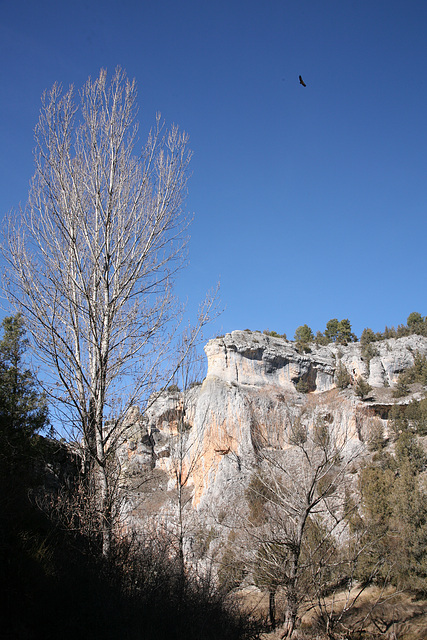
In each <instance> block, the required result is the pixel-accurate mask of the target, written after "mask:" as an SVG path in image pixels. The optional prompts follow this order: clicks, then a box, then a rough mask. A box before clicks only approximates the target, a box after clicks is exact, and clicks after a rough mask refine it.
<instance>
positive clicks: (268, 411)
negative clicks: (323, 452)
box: [120, 331, 427, 513]
mask: <svg viewBox="0 0 427 640" xmlns="http://www.w3.org/2000/svg"><path fill="white" fill-rule="evenodd" d="M373 347H374V348H373V349H371V354H370V355H371V357H370V359H368V358H367V357H366V356H364V354H363V350H362V347H361V345H360V343H351V344H348V345H345V346H344V345H337V344H329V345H326V346H321V347H317V346H316V345H314V344H313V345H310V350H309V351H307V352H304V351H301V350H299V349H298V348H297V345H296V344H295V343H291V342H288V341H286V340H284V339H281V338H275V337H271V336H267V335H264V334H261V333H258V332H248V331H233V332H232V333H229V334H226V335H225V336H224V337H222V338H216V339H214V340H211V341H210V342H208V344H207V345H206V347H205V352H206V355H207V360H208V367H207V375H206V378H205V380H204V381H203V384H201V385H199V386H195V387H193V388H192V389H190V390H187V391H185V392H179V393H178V392H176V390H174V391H171V392H164V393H162V394H161V395H160V396H159V397H158V398H157V400H156V401H155V402H154V404H153V405H152V406H151V407H150V408H149V409H148V410H147V411H146V413H145V415H144V417H143V418H141V417H138V415H137V414H135V415H134V416H132V420H131V421H133V423H132V424H133V427H132V428H131V430H130V434H129V435H128V438H127V441H126V442H125V444H124V446H123V447H122V450H121V453H120V456H121V462H122V467H123V469H124V470H125V473H126V474H127V476H128V478H129V477H133V478H134V479H135V483H134V484H135V486H139V487H142V489H139V490H138V492H137V494H138V495H137V498H138V499H137V500H135V501H134V502H135V504H136V503H137V502H138V504H143V505H144V506H143V509H142V511H144V513H146V511H147V504H153V505H155V506H154V507H153V510H154V511H155V509H159V508H160V509H161V508H163V506H162V505H165V504H167V496H168V495H169V497H170V499H171V500H172V499H173V497H174V495H175V494H174V491H175V487H176V478H177V469H179V473H181V474H182V473H184V475H185V478H186V483H185V486H186V490H187V491H190V490H191V491H192V506H193V508H194V509H198V510H205V511H206V510H214V511H215V512H216V513H221V512H222V511H223V510H230V505H231V504H233V503H236V501H237V502H238V501H239V500H243V497H244V492H245V488H246V487H247V484H248V481H249V477H250V475H251V473H252V471H253V469H254V467H255V466H256V465H257V464H258V460H259V453H260V451H261V450H262V449H263V448H264V447H274V446H275V444H274V438H277V437H279V436H278V434H286V429H288V428H289V425H290V424H291V423H292V416H293V415H296V413H297V412H299V411H301V409H302V408H303V407H304V408H306V409H307V411H306V415H307V416H315V415H319V414H320V415H323V416H328V421H329V423H330V424H331V426H332V429H333V430H334V431H335V435H336V437H337V438H338V439H341V441H342V442H345V443H346V446H348V448H349V449H351V448H352V447H353V448H354V447H355V446H359V445H360V443H361V442H363V441H365V440H366V437H367V432H368V431H369V424H370V421H372V419H373V412H372V409H375V406H376V405H378V406H380V407H381V411H382V412H384V407H386V406H390V405H391V404H392V403H393V402H395V400H394V399H393V398H392V387H393V385H394V384H395V383H396V381H397V378H398V375H399V373H400V372H402V371H404V370H405V369H407V368H408V367H410V366H412V364H413V363H414V357H415V355H416V353H421V354H424V355H427V338H424V337H421V336H417V335H411V336H408V337H404V338H400V339H389V340H384V341H381V342H375V343H373ZM340 365H343V366H345V367H346V369H347V371H348V373H349V374H350V378H351V381H352V382H353V383H354V382H355V381H356V379H357V378H358V377H359V376H363V377H364V378H365V379H367V380H368V382H369V383H370V385H371V386H372V387H374V391H373V394H372V397H371V398H370V400H369V403H366V402H365V403H364V402H362V401H361V400H360V399H359V398H357V397H356V395H355V394H354V391H353V390H352V387H351V386H350V388H349V389H345V390H339V389H337V388H336V382H335V376H336V371H337V368H338V366H340ZM302 390H303V391H304V393H303V392H302ZM368 406H369V407H370V410H369V409H368ZM307 419H309V418H307ZM310 419H311V418H310ZM313 419H314V418H313ZM385 424H386V423H385ZM280 437H282V436H280ZM144 474H145V475H144ZM156 474H157V476H156ZM154 476H156V477H157V478H158V481H159V482H160V484H161V487H162V489H161V496H160V497H159V498H158V499H157V501H156V500H155V499H154V502H153V495H154V494H155V491H156V489H155V486H153V484H152V478H153V477H154ZM142 477H144V478H147V480H144V481H143V482H142V481H141V478H142ZM148 479H150V480H148ZM150 483H151V484H150ZM147 501H148V502H147ZM150 501H151V502H150Z"/></svg>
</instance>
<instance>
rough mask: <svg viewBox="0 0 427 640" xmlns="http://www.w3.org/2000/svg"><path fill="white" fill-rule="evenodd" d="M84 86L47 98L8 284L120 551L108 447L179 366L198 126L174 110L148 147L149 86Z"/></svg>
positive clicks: (99, 82) (17, 217)
mask: <svg viewBox="0 0 427 640" xmlns="http://www.w3.org/2000/svg"><path fill="white" fill-rule="evenodd" d="M80 95H81V101H80V104H76V103H75V102H74V90H73V88H70V89H69V91H67V92H66V93H62V89H61V87H60V86H59V85H54V87H53V88H52V89H51V91H50V92H47V93H45V94H44V96H43V99H42V109H41V115H40V119H39V123H38V125H37V127H36V132H35V137H36V143H37V148H36V152H35V166H36V171H35V175H34V178H33V181H32V187H31V190H30V194H29V200H28V204H27V206H26V208H25V209H24V210H20V211H19V212H17V213H15V214H11V216H9V218H8V219H7V221H6V224H7V225H8V228H7V229H6V234H5V235H6V236H7V246H5V247H4V248H3V253H4V256H5V258H6V260H7V262H8V266H9V269H8V272H7V274H6V276H5V282H4V284H5V288H6V290H7V292H8V296H9V299H10V300H11V302H12V303H13V304H14V305H15V306H16V307H17V308H18V309H19V310H20V311H21V312H22V314H23V316H24V317H25V320H26V326H27V328H28V330H29V332H30V333H31V334H32V337H33V344H34V346H35V350H36V353H37V355H38V356H39V357H40V359H41V361H42V366H43V367H44V370H45V372H46V376H45V380H46V384H47V386H49V389H48V392H49V397H50V398H56V400H57V405H56V406H57V407H58V410H59V411H60V421H61V424H62V428H63V429H65V428H66V426H67V424H68V426H69V433H70V437H71V436H72V437H73V438H74V439H75V442H76V443H80V444H81V446H82V450H83V451H82V457H83V460H84V462H83V468H84V469H85V470H86V472H90V473H93V474H94V477H95V479H96V481H97V482H99V487H98V489H99V492H100V505H101V511H102V512H103V513H102V516H101V519H102V523H103V524H102V533H103V536H104V537H105V544H104V552H105V553H108V550H109V549H110V543H111V535H112V527H113V523H112V513H111V511H109V510H108V509H110V507H109V506H108V505H110V501H111V492H112V490H113V487H111V486H110V478H109V475H108V473H107V472H106V469H107V458H108V457H110V456H113V455H114V451H115V450H116V449H117V447H118V446H119V444H120V442H121V441H122V439H123V436H124V432H125V430H126V428H127V422H126V415H127V412H128V410H129V409H130V408H131V407H133V406H135V405H139V406H140V407H141V409H142V410H143V409H144V406H146V405H147V402H148V398H149V397H150V396H151V394H152V392H153V391H155V390H158V389H159V387H161V384H162V381H163V384H164V383H165V382H167V381H168V379H170V375H172V374H171V370H170V369H169V370H168V367H167V366H165V360H166V358H167V357H168V356H170V346H171V344H172V338H173V336H174V331H176V329H177V326H178V325H177V323H178V320H179V316H180V308H179V306H178V305H177V303H176V301H175V299H174V298H173V296H172V286H173V281H174V276H175V274H176V273H177V271H178V270H179V269H180V268H181V267H182V265H183V263H184V259H185V247H186V242H187V238H186V228H187V226H188V221H187V220H186V217H185V215H184V214H183V211H182V205H183V202H184V200H185V197H186V192H187V174H188V164H189V161H190V157H191V154H190V153H189V152H188V151H187V136H186V134H184V133H180V132H179V131H178V129H177V128H176V127H172V128H171V130H170V131H166V130H164V126H163V124H162V123H161V120H160V116H158V117H157V120H156V125H155V127H154V129H153V130H152V131H151V132H150V134H149V137H148V140H147V143H146V145H145V147H144V148H143V150H142V154H138V155H136V154H134V142H135V139H136V135H137V123H136V121H135V116H136V111H137V106H136V84H135V82H134V81H133V82H130V81H129V80H128V79H127V78H126V75H125V74H124V73H123V72H122V71H121V70H120V69H117V71H116V73H115V75H114V76H113V78H112V80H111V82H110V83H108V82H107V75H106V72H105V71H101V72H100V75H99V77H98V78H96V79H95V80H94V81H92V80H91V79H89V80H88V81H87V83H86V84H85V86H84V87H83V90H82V91H81V93H80ZM211 301H212V300H211ZM209 309H210V304H209V303H208V304H207V306H205V307H204V309H203V311H202V315H201V318H200V319H199V324H200V326H201V325H203V323H204V322H206V321H207V320H208V317H209ZM49 382H51V384H49V385H48V383H49ZM151 397H152V396H151ZM107 425H108V429H106V426H107Z"/></svg>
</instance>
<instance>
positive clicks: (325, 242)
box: [0, 0, 427, 338]
mask: <svg viewBox="0 0 427 640" xmlns="http://www.w3.org/2000/svg"><path fill="white" fill-rule="evenodd" d="M0 16H1V17H0V47H1V68H0V78H1V100H0V109H1V112H0V139H1V154H0V158H1V160H0V162H1V167H0V180H1V185H0V212H1V213H4V212H5V211H7V210H9V209H10V208H12V207H15V206H16V205H18V204H19V203H20V202H22V203H24V202H25V200H26V197H27V193H28V184H29V180H30V177H31V175H32V172H33V164H32V149H33V146H34V142H33V128H34V126H35V124H36V121H37V118H38V112H39V107H40V96H41V93H42V92H43V90H44V89H45V88H49V87H50V86H51V85H52V84H53V83H54V82H55V81H59V82H61V83H63V85H64V86H66V87H68V85H69V84H71V83H74V84H75V86H76V87H80V86H81V85H82V84H83V83H84V82H85V80H86V79H87V77H88V76H89V75H92V76H96V75H97V74H98V72H99V69H100V68H101V67H105V68H107V69H108V70H109V71H110V72H112V71H113V70H114V68H115V67H116V66H117V65H120V66H122V67H123V68H124V69H126V71H127V73H128V75H129V76H131V77H135V78H136V79H137V82H138V87H139V99H140V121H141V125H142V126H141V130H142V131H146V130H148V128H149V127H150V126H151V124H152V123H153V121H154V116H155V113H156V111H161V113H162V115H163V117H164V119H165V120H166V122H168V123H172V122H174V123H176V124H178V125H179V126H180V127H181V128H183V129H185V130H186V131H187V132H188V133H189V135H190V145H191V148H192V149H193V151H194V157H193V161H192V172H193V176H192V178H191V181H190V192H189V198H188V202H187V205H188V210H189V211H190V212H194V214H195V220H194V224H193V226H192V231H191V234H192V239H191V244H190V254H189V259H190V264H189V267H188V269H187V270H186V272H185V273H183V275H182V277H181V279H180V282H179V285H178V293H179V294H180V295H181V296H182V297H184V298H187V297H188V299H189V309H190V312H192V311H194V309H195V308H196V307H197V304H198V301H199V300H200V299H201V298H203V296H204V292H206V290H207V289H209V288H210V287H211V286H213V285H214V284H215V283H216V281H217V280H218V278H220V280H221V298H222V304H223V305H224V306H225V307H226V309H225V311H224V313H223V314H222V316H221V318H220V319H219V320H218V321H217V322H216V323H215V324H214V325H213V326H212V328H211V332H212V333H215V332H217V333H218V332H220V333H223V332H226V331H232V330H233V329H245V328H250V329H261V330H262V329H266V328H269V329H274V330H275V331H278V332H279V333H283V332H286V333H287V335H288V337H290V338H292V337H293V335H294V332H295V329H296V327H297V326H299V325H301V324H304V323H307V324H309V325H310V326H311V327H312V329H313V330H314V331H316V330H318V329H320V330H322V331H323V330H324V328H325V324H326V322H327V321H328V320H329V319H330V318H333V317H337V318H338V319H341V318H349V319H350V321H351V323H352V326H353V330H354V331H355V332H356V333H357V334H359V335H360V333H361V331H362V330H363V328H364V327H366V326H370V327H372V328H373V329H374V330H375V331H379V330H383V329H384V326H385V325H386V324H387V325H389V326H390V325H397V324H399V323H402V322H405V321H406V318H407V316H408V314H409V313H410V312H411V311H419V312H420V313H422V314H423V315H425V314H427V305H426V279H427V278H426V276H427V252H426V248H425V245H426V231H427V215H426V214H427V189H426V185H427V183H426V175H427V37H426V33H427V2H426V1H425V0H400V1H397V0H226V1H225V0H218V1H213V0H212V1H210V2H203V1H202V0H197V1H195V0H194V1H193V0H102V2H101V1H98V0H73V2H64V1H62V0H55V1H51V0H47V1H46V0H38V1H37V2H36V1H35V0H27V1H25V0H14V1H13V2H12V1H11V0H7V1H4V0H1V1H0ZM299 74H301V75H302V77H303V79H304V81H305V82H306V84H307V87H306V88H304V87H302V86H300V84H299V82H298V76H299Z"/></svg>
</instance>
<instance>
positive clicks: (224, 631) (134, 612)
mask: <svg viewBox="0 0 427 640" xmlns="http://www.w3.org/2000/svg"><path fill="white" fill-rule="evenodd" d="M15 515H16V510H15ZM0 535H1V538H0V541H1V543H0V544H1V546H0V572H1V575H2V581H1V587H0V599H1V609H2V612H1V613H2V615H1V616H0V617H1V625H2V626H1V634H0V635H1V637H2V638H10V639H12V638H13V639H18V640H19V639H20V638H22V639H23V640H24V639H25V640H27V639H28V640H38V639H40V640H41V639H43V640H50V639H52V640H54V639H55V640H57V639H58V638H61V639H62V640H68V639H70V640H71V639H74V638H78V639H79V640H84V639H86V638H88V639H89V638H91V639H96V638H102V639H103V640H105V639H107V640H109V639H111V640H116V639H117V640H163V639H164V640H166V639H167V640H181V638H182V639H184V638H185V640H210V639H212V640H214V639H215V640H244V639H246V640H247V639H249V638H255V637H257V634H256V632H255V630H254V628H253V626H251V623H250V621H249V620H248V619H247V618H244V617H242V616H241V615H240V614H239V612H238V610H237V608H235V607H233V605H232V603H231V602H230V601H229V600H228V598H227V596H226V595H224V594H223V593H221V592H220V591H219V590H218V589H217V588H216V587H215V585H214V583H213V581H212V580H211V578H210V576H209V575H208V576H206V575H205V576H204V577H201V576H198V575H197V574H196V573H192V572H190V571H186V572H185V573H184V572H183V571H182V570H181V568H180V563H179V561H178V558H177V556H176V554H174V552H173V547H171V545H170V544H169V542H168V540H166V539H164V538H162V537H161V536H153V537H151V538H147V539H146V540H145V541H144V542H140V543H138V544H136V543H132V544H131V543H129V542H128V541H122V542H120V543H119V544H117V545H116V547H115V549H114V553H113V554H112V557H111V558H110V559H108V560H106V559H103V558H102V557H99V556H98V555H95V554H94V553H93V545H92V544H89V543H88V542H87V540H85V539H84V537H83V536H81V535H80V534H77V533H74V534H73V533H72V532H70V531H64V530H62V529H60V528H59V526H55V524H54V523H52V522H51V521H50V520H48V519H47V518H46V517H45V516H44V515H43V514H42V513H41V512H38V510H37V509H36V508H35V507H31V505H29V504H24V501H22V504H21V509H20V516H19V517H15V518H14V521H13V522H11V521H9V522H6V521H5V519H4V518H3V519H2V521H1V530H0Z"/></svg>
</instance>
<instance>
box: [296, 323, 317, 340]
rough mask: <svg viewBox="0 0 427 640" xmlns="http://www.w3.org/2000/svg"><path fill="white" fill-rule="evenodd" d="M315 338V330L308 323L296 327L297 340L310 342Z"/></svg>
mask: <svg viewBox="0 0 427 640" xmlns="http://www.w3.org/2000/svg"><path fill="white" fill-rule="evenodd" d="M313 339H314V336H313V332H312V330H311V329H310V327H309V326H308V325H307V324H303V325H302V326H300V327H298V328H297V329H296V331H295V336H294V340H295V342H299V343H301V344H307V343H309V342H313Z"/></svg>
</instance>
